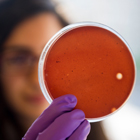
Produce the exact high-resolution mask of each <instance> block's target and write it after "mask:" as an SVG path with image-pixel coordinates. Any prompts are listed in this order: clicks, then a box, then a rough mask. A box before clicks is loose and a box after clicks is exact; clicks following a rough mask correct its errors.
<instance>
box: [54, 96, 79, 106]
mask: <svg viewBox="0 0 140 140" xmlns="http://www.w3.org/2000/svg"><path fill="white" fill-rule="evenodd" d="M63 103H64V104H67V105H70V106H71V105H73V106H74V107H75V106H76V104H77V98H76V97H75V96H74V95H72V94H66V95H63V96H60V97H58V98H55V99H54V100H53V104H57V105H58V104H63Z"/></svg>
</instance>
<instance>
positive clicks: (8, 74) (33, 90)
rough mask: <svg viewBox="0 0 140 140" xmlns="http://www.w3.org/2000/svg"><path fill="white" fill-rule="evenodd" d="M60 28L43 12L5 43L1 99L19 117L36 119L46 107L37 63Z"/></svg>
mask: <svg viewBox="0 0 140 140" xmlns="http://www.w3.org/2000/svg"><path fill="white" fill-rule="evenodd" d="M61 27H62V25H61V24H60V23H59V21H58V19H57V18H56V17H55V16H54V15H53V14H51V13H42V14H39V15H36V16H34V17H32V18H29V19H27V20H25V21H24V22H22V23H20V24H19V25H18V26H16V28H15V29H14V30H13V31H12V33H11V34H10V36H9V37H8V39H7V40H6V42H5V43H4V52H3V55H2V67H1V68H2V71H1V72H2V74H1V80H2V86H3V88H4V97H5V100H6V102H7V103H8V105H9V106H10V107H11V108H12V109H13V110H14V111H15V113H16V114H17V115H19V116H21V117H27V118H33V119H35V118H36V117H38V116H39V115H40V114H41V112H42V111H43V110H44V109H45V108H46V107H47V106H48V103H47V101H46V100H45V98H44V96H43V94H42V92H41V90H40V87H39V83H38V60H39V56H40V54H41V51H42V49H43V47H44V46H45V44H46V43H47V41H48V40H49V39H50V38H51V37H52V36H53V35H54V34H55V33H56V32H57V31H58V30H60V29H61Z"/></svg>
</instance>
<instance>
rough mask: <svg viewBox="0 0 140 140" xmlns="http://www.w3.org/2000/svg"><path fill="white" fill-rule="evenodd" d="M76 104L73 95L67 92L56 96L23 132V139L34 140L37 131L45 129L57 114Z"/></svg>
mask: <svg viewBox="0 0 140 140" xmlns="http://www.w3.org/2000/svg"><path fill="white" fill-rule="evenodd" d="M76 104H77V99H76V97H75V96H74V95H71V94H68V95H64V96H61V97H59V98H56V99H54V100H53V102H52V104H51V105H50V106H49V107H48V108H47V109H46V110H45V111H44V112H43V113H42V114H41V115H40V116H39V117H38V118H37V119H36V121H35V122H34V123H33V124H32V125H31V127H30V128H29V129H28V131H27V133H26V134H25V136H24V138H23V140H35V139H36V138H37V135H38V133H39V132H42V131H43V130H44V129H46V128H47V127H48V126H49V125H50V124H51V123H52V122H53V121H54V120H55V119H56V118H57V117H58V116H60V115H62V114H63V113H64V112H67V111H71V110H72V109H73V108H74V107H75V106H76Z"/></svg>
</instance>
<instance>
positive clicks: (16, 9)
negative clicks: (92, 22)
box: [0, 0, 68, 50]
mask: <svg viewBox="0 0 140 140" xmlns="http://www.w3.org/2000/svg"><path fill="white" fill-rule="evenodd" d="M45 11H46V12H52V13H54V14H55V15H56V17H57V18H58V19H59V21H60V22H61V23H62V25H63V26H66V25H67V24H68V23H67V22H66V21H65V20H64V19H63V18H62V17H61V16H60V15H59V14H58V13H57V12H56V11H55V7H54V5H53V3H52V2H51V1H50V0H4V1H2V2H0V50H2V44H3V43H4V42H5V40H6V39H7V37H8V35H9V33H10V32H11V31H12V30H13V29H14V27H15V26H16V25H17V24H19V23H20V22H21V21H23V20H24V19H26V18H28V17H30V16H33V15H35V14H38V13H40V12H45Z"/></svg>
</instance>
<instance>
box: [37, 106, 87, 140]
mask: <svg viewBox="0 0 140 140" xmlns="http://www.w3.org/2000/svg"><path fill="white" fill-rule="evenodd" d="M84 119H85V114H84V112H83V111H82V110H79V109H75V110H73V111H71V112H68V113H64V114H62V115H61V116H59V117H58V118H56V120H55V121H54V122H53V123H52V124H51V125H50V126H49V127H48V128H47V129H46V130H44V131H43V132H42V133H40V134H39V136H38V137H37V140H65V139H66V138H68V137H69V136H70V135H71V134H72V133H73V132H74V131H75V130H76V129H77V128H78V126H79V125H80V124H81V122H83V121H84Z"/></svg>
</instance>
